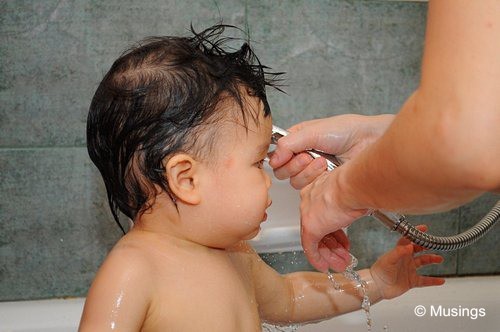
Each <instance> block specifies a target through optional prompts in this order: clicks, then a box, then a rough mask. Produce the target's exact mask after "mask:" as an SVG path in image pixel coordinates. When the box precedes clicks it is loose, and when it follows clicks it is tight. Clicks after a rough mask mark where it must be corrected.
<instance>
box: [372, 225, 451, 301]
mask: <svg viewBox="0 0 500 332" xmlns="http://www.w3.org/2000/svg"><path fill="white" fill-rule="evenodd" d="M417 229H419V230H420V231H423V232H425V231H426V230H427V226H425V225H419V226H417ZM423 250H424V248H423V247H420V246H418V245H416V244H413V243H412V242H410V241H409V240H407V239H405V238H401V239H400V240H399V241H398V243H397V245H396V247H395V248H394V249H392V250H391V251H389V252H387V253H386V254H384V255H383V256H381V257H380V258H379V259H378V260H377V261H376V262H375V263H374V264H373V265H372V267H371V268H370V272H371V274H372V277H373V280H374V281H375V284H376V285H377V287H378V289H379V291H380V294H381V295H382V297H383V298H384V299H392V298H394V297H397V296H399V295H401V294H403V293H405V292H406V291H408V290H409V289H411V288H414V287H427V286H438V285H442V284H444V281H445V280H444V278H437V277H426V276H421V275H419V274H418V273H417V269H418V268H419V267H421V266H425V265H428V264H438V263H442V262H443V257H441V256H440V255H434V254H423V255H419V256H415V253H418V252H421V251H423Z"/></svg>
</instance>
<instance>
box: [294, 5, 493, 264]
mask: <svg viewBox="0 0 500 332" xmlns="http://www.w3.org/2000/svg"><path fill="white" fill-rule="evenodd" d="M498 36H500V1H496V0H484V1H467V0H460V1H456V0H440V1H430V3H429V12H428V18H427V30H426V39H425V50H424V57H423V64H422V78H421V82H420V85H419V87H418V89H417V90H416V91H415V93H414V94H413V95H412V96H411V97H410V98H409V99H408V100H407V101H406V103H405V104H404V105H403V107H402V109H401V111H400V112H399V114H398V115H397V116H396V118H395V119H394V121H393V122H392V124H391V125H390V127H389V128H388V129H387V131H386V132H385V133H384V135H382V137H381V138H380V139H379V140H377V141H376V142H374V143H373V144H372V145H371V146H369V147H368V148H366V149H365V150H363V151H362V152H360V153H359V154H358V155H357V157H356V158H354V159H353V160H351V161H350V162H349V163H346V164H345V165H343V166H342V167H340V168H338V169H337V170H335V171H333V172H331V173H330V174H328V175H325V176H320V177H319V178H318V179H317V180H316V181H315V182H313V183H312V184H311V185H309V186H308V187H306V188H305V189H304V190H303V192H302V208H301V210H302V212H301V213H302V226H303V232H302V243H303V246H304V249H305V252H306V255H307V256H308V258H309V260H310V261H311V263H312V264H313V265H314V266H315V267H317V268H319V269H322V270H324V269H325V268H326V267H327V266H328V265H330V266H331V267H333V268H334V269H336V270H341V269H342V268H343V267H345V264H346V262H344V264H339V263H338V262H335V261H334V260H332V259H330V258H331V257H335V256H336V254H335V252H336V251H337V250H340V251H341V250H342V248H341V245H339V244H338V243H330V244H329V245H327V246H326V247H327V248H328V250H327V251H328V252H327V253H323V254H320V253H319V252H318V246H319V244H320V243H321V242H320V241H321V239H322V238H323V237H324V236H325V235H326V234H328V233H330V232H333V231H335V230H338V229H339V228H340V227H345V226H347V225H349V224H350V223H352V222H353V221H354V220H355V219H356V218H357V217H359V216H360V215H362V214H363V213H365V212H366V211H368V210H370V209H386V210H393V211H398V212H403V213H413V214H424V213H433V212H438V211H445V210H448V209H451V208H453V207H457V206H459V205H461V204H463V203H465V202H468V201H470V200H472V199H474V198H475V197H477V196H479V195H480V194H482V193H483V192H486V191H495V190H498V189H499V188H500V171H499V166H498V165H500V130H499V128H498V127H499V124H500V43H499V42H498ZM323 247H325V246H323Z"/></svg>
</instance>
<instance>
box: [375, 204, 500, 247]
mask: <svg viewBox="0 0 500 332" xmlns="http://www.w3.org/2000/svg"><path fill="white" fill-rule="evenodd" d="M372 216H373V217H375V218H376V219H378V220H379V221H381V222H382V223H383V224H384V225H386V226H388V227H389V228H391V229H392V230H393V231H397V232H399V233H400V234H401V235H403V236H404V237H405V238H407V239H408V240H410V241H412V242H413V243H415V244H417V245H419V246H422V247H424V248H426V249H432V250H439V251H450V250H457V249H461V248H464V247H468V246H470V245H471V244H473V243H474V242H476V241H477V240H479V239H480V238H481V237H482V236H483V235H484V234H486V233H487V232H488V231H489V230H490V229H491V228H492V227H493V226H494V225H495V223H496V222H497V221H498V220H499V217H500V201H498V202H497V203H496V204H495V206H494V207H493V208H492V209H491V210H490V212H488V213H487V214H486V215H485V216H484V217H483V219H481V220H480V221H479V222H478V223H477V224H476V225H474V226H472V227H471V228H469V229H468V230H466V231H465V232H462V233H460V234H457V235H452V236H435V235H431V234H427V233H424V232H421V231H419V230H418V229H416V228H415V226H413V225H412V224H410V223H408V222H407V221H406V219H405V217H404V216H401V215H396V214H391V213H387V212H381V211H374V212H373V213H372Z"/></svg>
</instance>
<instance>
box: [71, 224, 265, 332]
mask: <svg viewBox="0 0 500 332" xmlns="http://www.w3.org/2000/svg"><path fill="white" fill-rule="evenodd" d="M131 233H133V232H131ZM131 233H129V234H128V235H127V236H125V237H124V238H123V239H122V240H120V241H119V243H118V244H117V245H116V246H115V248H114V249H113V251H112V252H111V253H110V255H109V256H108V258H107V259H106V261H105V263H104V264H103V266H102V267H101V269H100V270H99V272H98V275H97V277H96V279H95V281H94V283H93V285H92V288H91V290H90V292H89V296H88V298H87V303H86V305H85V311H86V312H84V315H83V317H82V324H81V331H87V330H88V331H90V330H91V328H97V327H98V326H99V325H97V324H95V323H96V321H99V320H101V321H102V320H103V319H104V320H106V317H113V319H114V322H111V321H109V322H104V323H102V322H101V323H100V324H104V325H106V326H109V324H115V326H122V327H125V326H129V327H131V328H130V331H134V330H135V331H137V330H141V331H196V332H198V331H228V332H229V331H231V332H233V331H260V329H261V325H260V319H259V313H258V308H257V304H256V300H255V296H254V289H253V283H252V280H251V277H252V275H251V269H250V265H249V264H250V263H249V259H248V257H247V256H248V253H245V252H239V251H238V250H235V251H225V250H219V249H210V248H206V247H200V246H193V245H192V244H188V243H182V242H178V243H171V242H168V241H165V239H161V238H158V237H157V236H151V235H149V234H141V233H136V234H131ZM117 294H118V295H117ZM120 294H121V295H120ZM118 302H119V303H120V304H119V305H118V306H117V305H116V304H117V303H118ZM106 312H107V314H106ZM99 316H101V317H100V318H99ZM87 327H88V329H87ZM136 327H138V328H136ZM94 330H95V329H94ZM124 330H125V331H128V330H129V329H127V328H125V329H124Z"/></svg>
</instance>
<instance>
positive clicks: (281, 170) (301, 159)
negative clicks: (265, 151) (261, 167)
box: [269, 152, 313, 180]
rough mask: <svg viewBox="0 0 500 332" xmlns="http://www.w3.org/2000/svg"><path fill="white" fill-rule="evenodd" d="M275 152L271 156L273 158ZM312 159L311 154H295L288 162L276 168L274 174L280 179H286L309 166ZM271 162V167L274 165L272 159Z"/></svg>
mask: <svg viewBox="0 0 500 332" xmlns="http://www.w3.org/2000/svg"><path fill="white" fill-rule="evenodd" d="M274 153H276V152H273V154H272V155H271V157H270V158H271V159H272V157H273V155H274ZM271 159H270V160H271ZM312 161H313V157H311V156H310V155H309V154H307V153H299V154H298V155H295V156H293V157H292V158H290V160H289V161H288V162H287V163H286V164H284V165H282V166H280V167H278V168H274V176H275V177H276V178H277V179H279V180H285V179H288V178H291V177H294V176H296V175H297V174H299V173H300V172H302V171H303V170H304V169H305V168H307V167H308V166H309V165H310V164H311V162H312ZM269 164H270V165H271V167H273V165H272V164H271V161H269Z"/></svg>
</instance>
